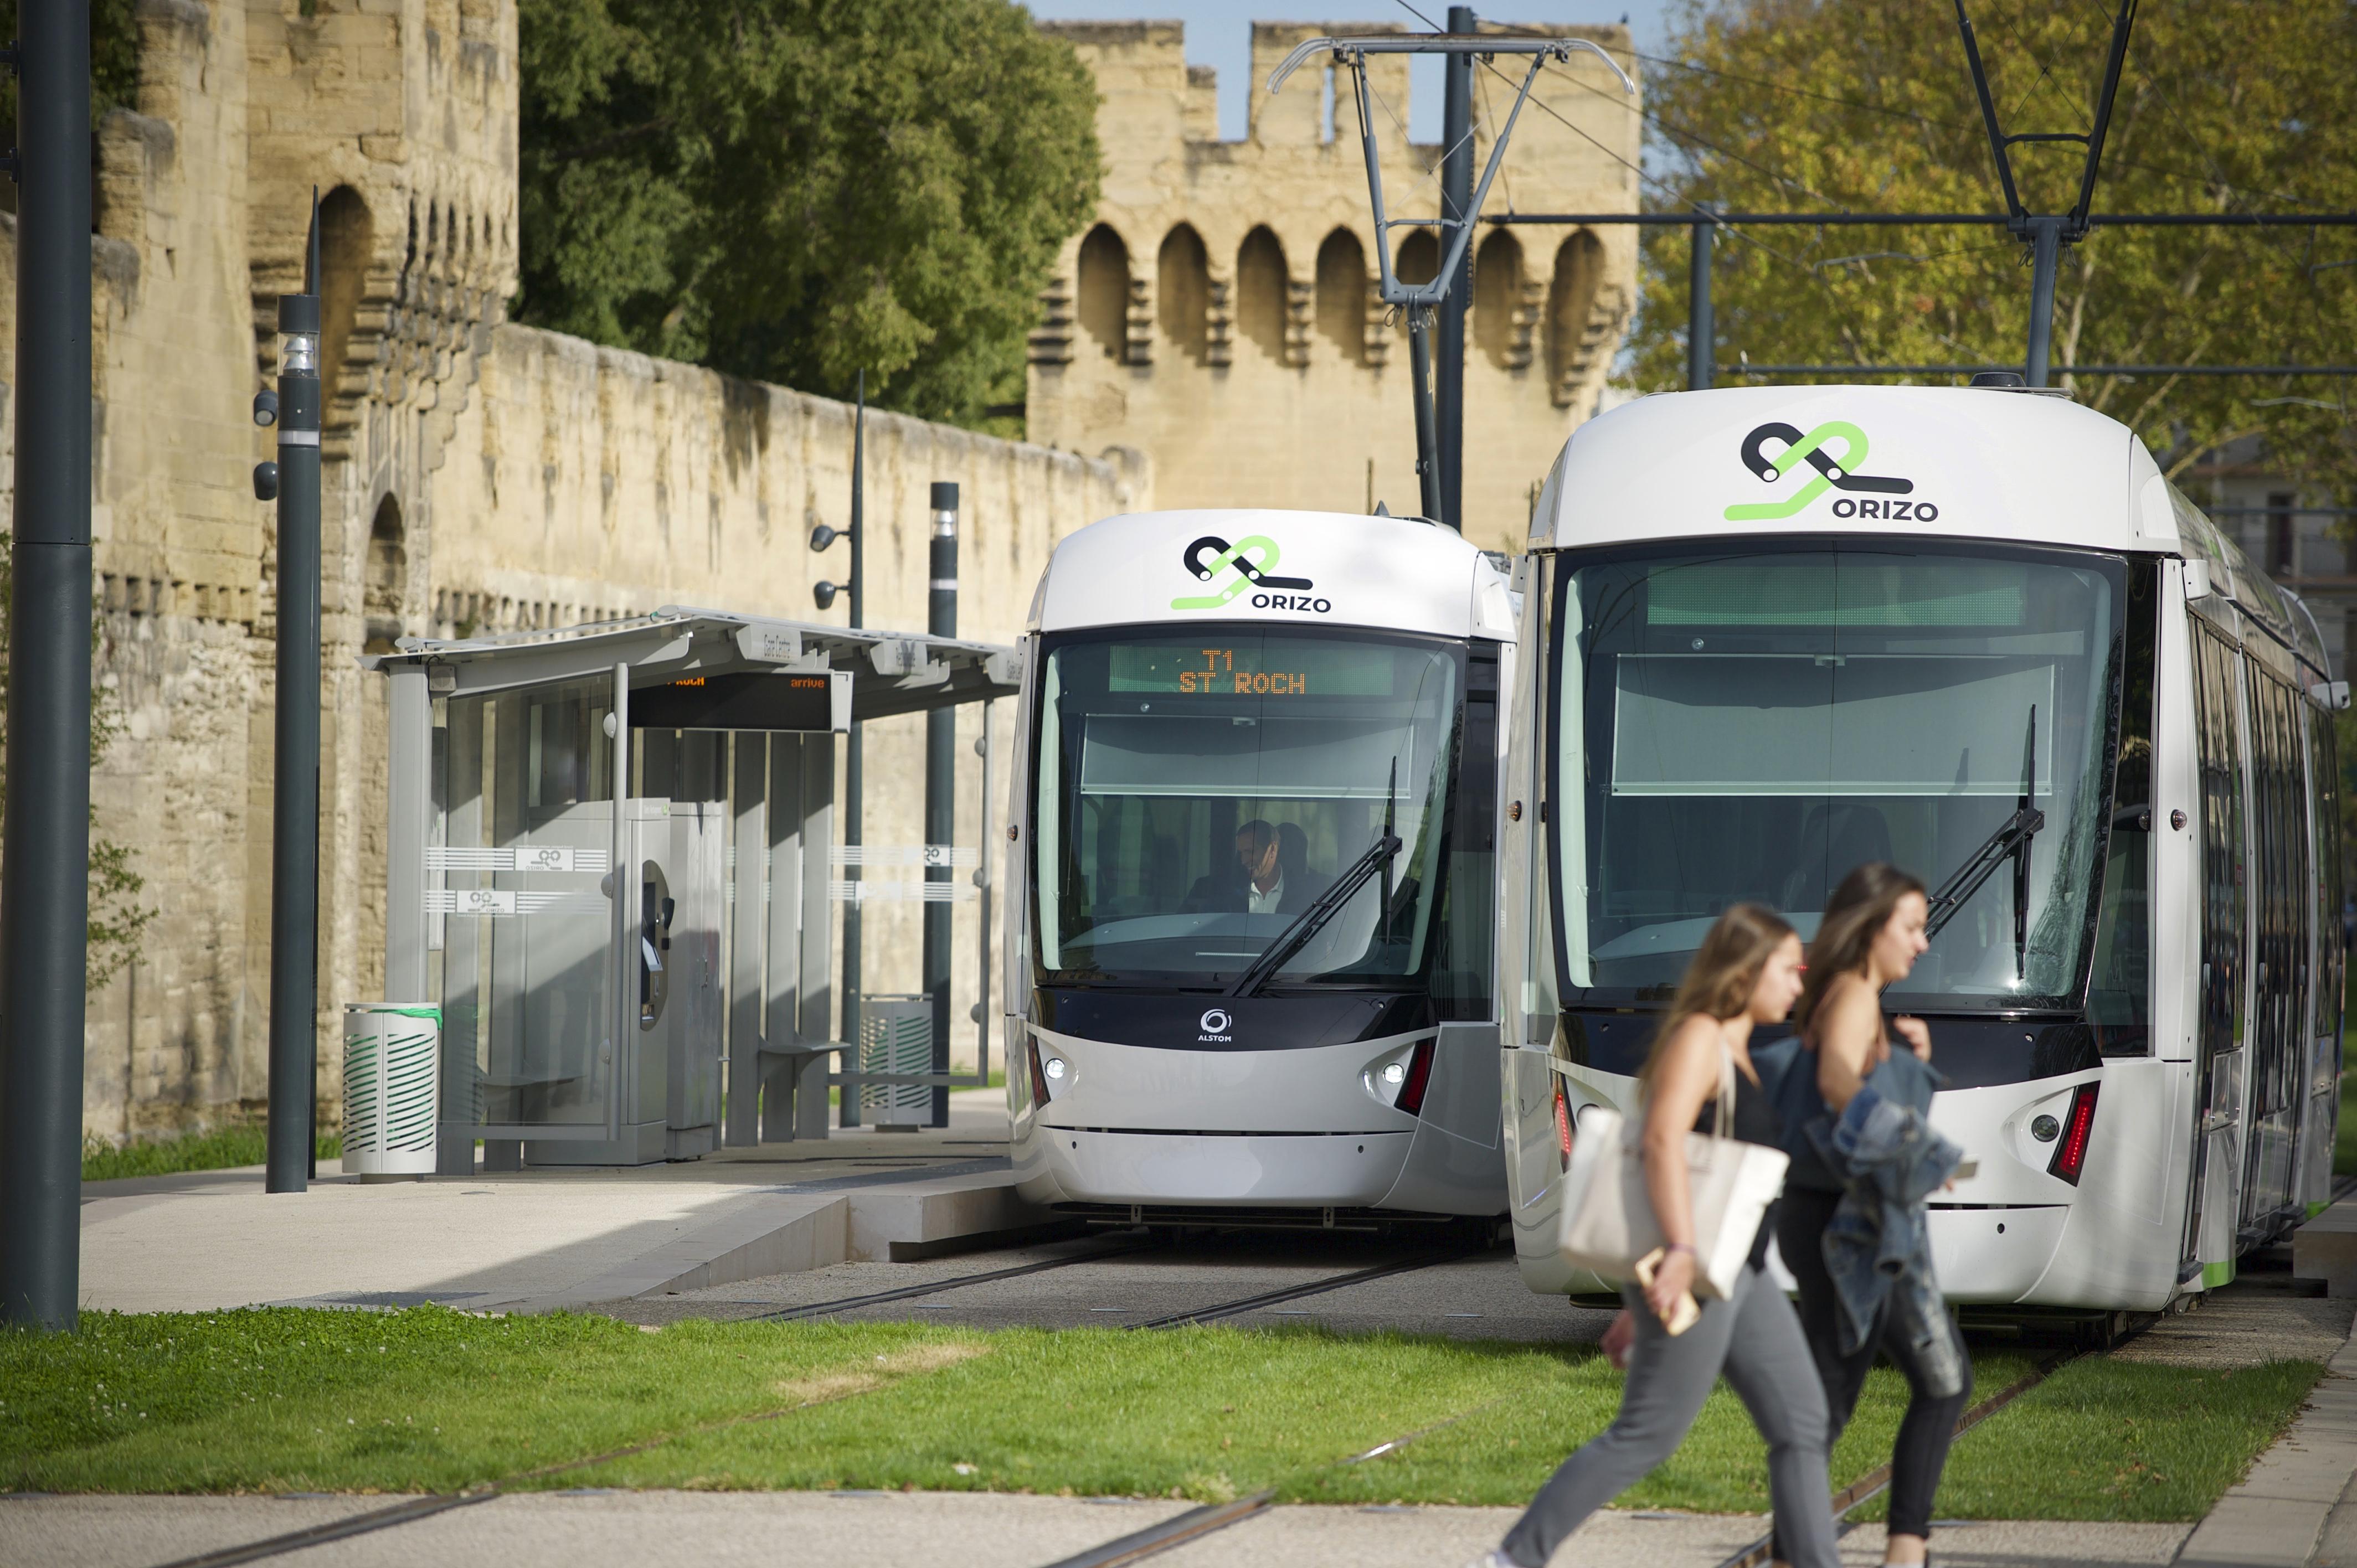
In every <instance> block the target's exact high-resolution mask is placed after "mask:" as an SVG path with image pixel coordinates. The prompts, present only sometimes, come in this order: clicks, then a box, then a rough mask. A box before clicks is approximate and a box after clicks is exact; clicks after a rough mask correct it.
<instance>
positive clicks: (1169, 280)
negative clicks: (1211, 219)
mask: <svg viewBox="0 0 2357 1568" xmlns="http://www.w3.org/2000/svg"><path fill="white" fill-rule="evenodd" d="M1154 304H1155V312H1156V315H1157V317H1158V318H1159V323H1160V326H1161V328H1162V337H1163V340H1164V341H1166V342H1168V344H1169V345H1170V346H1171V347H1172V348H1174V349H1178V350H1179V352H1180V353H1181V354H1184V355H1185V356H1187V358H1189V360H1193V361H1194V362H1195V363H1197V364H1199V365H1200V364H1203V363H1206V362H1207V361H1208V360H1209V359H1210V357H1211V253H1210V252H1207V251H1206V250H1204V249H1203V237H1202V236H1201V235H1200V234H1198V233H1196V232H1195V229H1194V226H1193V225H1192V224H1189V223H1181V224H1179V226H1178V227H1177V228H1175V229H1173V230H1171V231H1170V232H1169V233H1168V234H1165V235H1164V236H1163V237H1162V251H1161V253H1160V254H1159V255H1158V256H1157V257H1156V258H1155V263H1154Z"/></svg>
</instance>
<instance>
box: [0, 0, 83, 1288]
mask: <svg viewBox="0 0 2357 1568" xmlns="http://www.w3.org/2000/svg"><path fill="white" fill-rule="evenodd" d="M17 39H18V41H17V48H18V51H19V52H18V60H19V66H18V82H17V88H16V156H17V158H18V160H19V162H18V166H17V174H16V180H17V191H16V224H17V229H16V242H17V248H16V399H15V403H16V522H15V532H16V540H15V560H14V576H13V578H12V581H11V585H10V588H9V605H8V612H9V618H10V641H11V649H10V657H9V660H8V674H7V680H8V811H7V824H6V829H5V832H6V858H5V863H0V910H5V916H0V997H5V1017H0V1323H6V1324H11V1325H16V1326H26V1327H32V1328H44V1329H54V1330H70V1329H71V1328H73V1327H74V1326H75V1323H76V1316H75V1307H76V1301H77V1297H78V1296H79V1294H80V1291H81V1071H82V1044H81V1031H82V1012H83V994H84V993H83V990H82V977H83V972H84V969H83V966H84V964H85V962H86V961H87V958H88V936H89V929H90V927H89V919H90V571H91V555H90V353H91V343H90V8H89V5H88V4H87V0H27V3H26V5H24V6H23V7H22V9H21V10H20V12H19V14H18V19H17Z"/></svg>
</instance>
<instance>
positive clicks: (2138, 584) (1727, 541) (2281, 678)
mask: <svg viewBox="0 0 2357 1568" xmlns="http://www.w3.org/2000/svg"><path fill="white" fill-rule="evenodd" d="M1530 542H1531V547H1532V551H1533V554H1532V555H1531V556H1530V557H1528V558H1527V560H1526V561H1525V563H1524V564H1523V568H1522V572H1523V582H1522V583H1521V584H1520V586H1522V587H1523V588H1524V589H1525V590H1526V593H1525V597H1524V602H1523V623H1522V628H1521V646H1522V648H1523V668H1524V671H1525V678H1524V680H1523V685H1522V690H1521V692H1520V693H1519V694H1518V696H1517V698H1516V701H1515V703H1514V704H1513V707H1512V718H1511V730H1512V742H1511V746H1510V756H1509V759H1508V765H1507V782H1506V788H1505V792H1506V795H1507V798H1508V800H1509V802H1510V803H1509V805H1508V807H1507V811H1506V816H1507V817H1508V819H1509V822H1508V823H1507V825H1506V827H1505V829H1504V837H1503V840H1502V842H1501V857H1502V862H1503V872H1504V876H1505V882H1506V886H1505V890H1504V894H1503V909H1502V917H1503V935H1502V936H1501V954H1500V957H1501V982H1502V984H1503V987H1504V990H1505V997H1504V1001H1505V1025H1506V1027H1507V1030H1508V1034H1507V1049H1506V1050H1505V1052H1504V1054H1505V1057H1506V1063H1507V1065H1506V1069H1505V1073H1504V1079H1505V1088H1504V1094H1505V1109H1506V1116H1505V1120H1506V1136H1507V1145H1508V1151H1509V1162H1508V1163H1509V1170H1510V1172H1511V1181H1512V1188H1513V1197H1514V1208H1513V1215H1514V1232H1515V1241H1516V1247H1517V1251H1518V1253H1519V1255H1520V1258H1521V1262H1522V1266H1523V1274H1524V1278H1525V1279H1526V1281H1527V1282H1528V1283H1530V1284H1531V1285H1532V1286H1533V1288H1534V1289H1538V1290H1542V1291H1575V1292H1576V1291H1584V1290H1593V1289H1597V1288H1599V1283H1598V1282H1595V1281H1592V1280H1589V1279H1587V1278H1585V1277H1578V1278H1576V1277H1574V1276H1573V1275H1572V1273H1571V1272H1570V1271H1569V1270H1568V1268H1567V1267H1566V1265H1565V1264H1563V1263H1562V1262H1560V1260H1559V1259H1558V1258H1557V1256H1556V1254H1555V1247H1554V1240H1555V1224H1556V1211H1557V1208H1558V1207H1559V1202H1560V1191H1559V1182H1560V1178H1561V1175H1562V1172H1563V1170H1564V1169H1565V1166H1566V1162H1567V1157H1568V1156H1567V1151H1568V1149H1569V1146H1570V1143H1571V1140H1572V1139H1573V1138H1574V1137H1575V1136H1576V1135H1577V1133H1576V1130H1577V1125H1578V1119H1579V1114H1580V1112H1581V1110H1582V1109H1583V1108H1584V1107H1586V1106H1588V1105H1592V1104H1611V1105H1616V1106H1620V1107H1622V1108H1624V1109H1627V1108H1630V1107H1631V1106H1632V1105H1633V1103H1634V1087H1635V1086H1634V1079H1633V1077H1632V1075H1633V1074H1634V1073H1635V1071H1636V1069H1637V1068H1638V1066H1639V1064H1640V1062H1641V1059H1642V1057H1643V1053H1644V1051H1645V1049H1646V1047H1647V1045H1648V1043H1649V1041H1650V1038H1651V1035H1652V1027H1653V1024H1654V1009H1655V1008H1657V1007H1658V1005H1659V1004H1660V1002H1661V1001H1662V1000H1663V999H1664V998H1665V997H1666V996H1667V995H1668V994H1669V992H1670V989H1671V987H1672V986H1673V985H1674V983H1675V982H1676V979H1677V977H1678V975H1679V973H1680V972H1681V971H1682V969H1683V968H1684V964H1685V963H1686V961H1687V960H1688V959H1689V958H1690V957H1691V955H1692V951H1693V949H1694V947H1695V943H1696V941H1697V940H1699V938H1700V936H1701V934H1702V932H1703V931H1704V930H1705V929H1706V928H1707V927H1708V926H1709V924H1710V922H1711V920H1712V918H1713V917H1715V916H1716V915H1717V912H1718V911H1719V910H1720V909H1722V908H1725V907H1726V906H1727V904H1729V903H1731V902H1733V901H1736V900H1738V899H1756V900H1759V901H1761V902H1764V903H1767V904H1770V905H1773V906H1775V907H1777V908H1780V909H1781V910H1783V911H1784V912H1785V913H1786V914H1787V915H1788V916H1789V917H1790V918H1792V920H1793V922H1794V924H1795V925H1796V926H1797V927H1798V928H1799V929H1800V930H1801V931H1802V933H1803V936H1806V935H1808V934H1810V933H1811V932H1813V929H1814V927H1815V920H1816V915H1817V912H1819V911H1821V910H1822V909H1823V908H1824V901H1825V897H1826V895H1827V894H1828V892H1829V891H1830V889H1831V888H1832V887H1833V886H1834V885H1835V883H1837V882H1838V881H1839V880H1840V879H1841V877H1842V876H1843V875H1845V874H1846V872H1847V871H1848V870H1849V869H1850V868H1851V867H1852V866H1853V865H1857V864H1858V863H1860V862H1864V861H1869V860H1889V861H1893V862H1895V863H1897V864H1898V865H1901V866H1904V867H1906V868H1907V869H1909V870H1910V871H1913V872H1915V873H1916V874H1917V875H1921V877H1922V878H1923V880H1924V881H1925V883H1926V884H1927V885H1929V886H1932V887H1933V888H1934V889H1935V890H1936V889H1939V888H1940V887H1942V886H1943V885H1944V886H1948V887H1949V888H1951V889H1952V890H1956V891H1959V892H1961V893H1962V894H1963V895H1964V897H1961V898H1960V899H1958V900H1955V901H1953V908H1939V907H1938V903H1937V894H1936V891H1935V910H1934V914H1935V919H1940V920H1943V927H1942V929H1940V930H1939V931H1938V934H1937V935H1936V936H1935V937H1934V939H1933V940H1932V945H1931V949H1930V950H1929V951H1928V952H1927V953H1925V955H1924V956H1923V958H1922V960H1921V961H1920V962H1919V963H1918V964H1917V966H1916V968H1915V970H1914V972H1913V973H1912V974H1911V975H1910V977H1909V978H1908V979H1907V980H1905V981H1903V982H1901V983H1900V985H1899V986H1897V987H1895V988H1894V989H1893V990H1892V992H1891V993H1889V997H1888V999H1887V1004H1888V1005H1889V1008H1890V1009H1892V1010H1893V1011H1898V1012H1906V1013H1911V1014H1917V1015H1921V1016H1922V1017H1923V1018H1925V1019H1926V1020H1927V1021H1928V1022H1929V1024H1930V1026H1931V1030H1932V1042H1933V1058H1932V1060H1933V1065H1934V1066H1935V1067H1937V1068H1938V1069H1940V1070H1941V1071H1942V1072H1943V1074H1945V1075H1946V1078H1947V1080H1948V1085H1949V1087H1947V1088H1946V1089H1945V1090H1943V1092H1941V1093H1940V1094H1939V1095H1938V1096H1937V1098H1936V1100H1935V1101H1934V1104H1933V1109H1932V1121H1933V1122H1934V1124H1935V1125H1937V1126H1938V1127H1939V1128H1940V1129H1941V1131H1943V1133H1946V1134H1947V1135H1948V1136H1949V1137H1950V1138H1952V1139H1953V1140H1954V1141H1955V1142H1957V1143H1958V1144H1961V1145H1963V1147H1964V1150H1965V1151H1966V1153H1967V1155H1969V1156H1971V1157H1972V1158H1974V1159H1975V1160H1977V1162H1978V1170H1977V1172H1976V1174H1975V1175H1974V1176H1971V1177H1970V1178H1969V1179H1966V1180H1964V1181H1961V1182H1959V1183H1957V1184H1956V1186H1955V1188H1954V1189H1953V1191H1950V1192H1944V1193H1942V1194H1939V1195H1937V1197H1935V1200H1934V1202H1933V1203H1932V1218H1931V1233H1932V1247H1933V1251H1934V1261H1935V1264H1936V1267H1937V1269H1938V1272H1939V1276H1940V1280H1941V1283H1942V1284H1943V1286H1944V1288H1945V1289H1946V1291H1947V1293H1948V1294H1949V1297H1950V1299H1951V1300H1953V1301H1957V1302H1961V1303H1985V1304H2003V1305H2023V1306H2055V1307H2069V1308H2096V1309H2103V1310H2152V1309H2157V1308H2158V1307H2160V1306H2162V1305H2166V1304H2168V1303H2169V1302H2170V1301H2171V1300H2172V1299H2173V1298H2175V1297H2177V1296H2179V1294H2185V1293H2188V1292H2194V1291H2200V1290H2202V1289H2205V1288H2207V1287H2209V1286H2212V1285H2215V1284H2218V1283H2222V1282H2223V1281H2225V1280H2227V1279H2230V1278H2232V1277H2233V1272H2234V1268H2235V1263H2236V1260H2237V1259H2238V1258H2239V1257H2240V1256H2241V1255H2242V1254H2243V1253H2244V1252H2245V1251H2248V1250H2249V1249H2250V1248H2252V1247H2254V1246H2255V1245H2258V1244H2260V1243H2262V1242H2265V1241H2266V1240H2270V1239H2272V1238H2275V1237H2276V1236H2279V1235H2280V1234H2281V1233H2282V1232H2283V1231H2284V1230H2286V1229H2287V1228H2288V1227H2289V1226H2291V1225H2292V1224H2294V1223H2296V1222H2297V1221H2298V1220H2299V1219H2302V1218H2304V1217H2305V1216H2306V1215H2308V1214H2309V1213H2311V1212H2313V1211H2314V1210H2315V1209H2316V1208H2318V1207H2319V1206H2320V1205H2321V1204H2322V1203H2323V1201H2324V1200H2325V1197H2326V1194H2327V1190H2328V1186H2329V1183H2330V1174H2331V1159H2332V1147H2333V1139H2334V1129H2335V1122H2336V1115H2337V1112H2338V1108H2339V1099H2338V1093H2337V1084H2338V1079H2339V1073H2340V1069H2341V1060H2340V1040H2341V973H2342V962H2343V954H2342V941H2341V921H2340V912H2341V853H2340V843H2339V828H2338V824H2339V803H2338V799H2337V797H2338V794H2339V789H2340V783H2339V779H2340V774H2339V769H2338V766H2337V763H2336V760H2335V757H2334V752H2333V728H2332V722H2331V710H2333V709H2334V708H2336V707H2340V706H2345V705H2346V703H2347V700H2348V697H2347V688H2346V687H2345V685H2337V684H2335V683H2333V682H2332V681H2331V677H2330V671H2329V667H2328V664H2327V660H2326V657H2325V653H2324V649H2323V646H2322V640H2321V639H2320V638H2319V635H2318V632H2317V628H2316V625H2315V623H2314V620H2313V619H2312V618H2311V617H2310V616H2309V614H2308V612H2307V610H2306V608H2305V607H2303V606H2302V605H2301V604H2300V603H2299V602H2298V600H2297V599H2295V598H2294V597H2292V596H2290V595H2289V594H2287V593H2286V592H2284V591H2283V590H2281V589H2279V588H2278V587H2276V585H2274V584H2273V583H2271V582H2269V581H2268V579H2267V578H2266V576H2264V575H2261V574H2260V573H2258V572H2257V571H2255V570H2254V569H2253V568H2252V566H2251V564H2250V563H2249V562H2248V561H2247V560H2245V559H2244V556H2243V554H2242V553H2241V551H2239V550H2238V549H2237V548H2235V546H2234V545H2233V542H2231V541H2228V540H2226V539H2224V538H2222V536H2221V534H2220V533H2219V532H2218V531H2217V530H2216V529H2215V528H2214V527H2213V526H2212V524H2211V523H2210V521H2208V520H2207V519H2206V518H2204V517H2203V515H2202V514H2201V512H2200V511H2199V510H2197V509H2196V508H2194V507H2193V506H2192V505H2191V504H2190V502H2189V501H2188V500H2187V499H2185V498H2184V496H2183V495H2181V494H2180V493H2179V492H2178V491H2177V489H2175V488H2174V487H2173V486H2172V485H2170V484H2169V481H2168V479H2167V478H2165V477H2164V476H2163V475H2162V473H2161V471H2160V469H2159V467H2158V466H2157V465H2156V463H2155V462H2154V460H2153V457H2152V456H2151V454H2150V453H2149V452H2148V451H2147V449H2146V448H2145V446H2143V444H2142V443H2141V442H2140V441H2138V440H2137V438H2136V436H2135V435H2134V434H2132V433H2131V432H2130V431H2129V430H2128V429H2127V428H2126V426H2124V425H2122V424H2118V423H2116V422H2115V421H2113V420H2111V419H2108V418H2106V417H2104V415H2102V414H2099V413H2093V412H2092V411H2090V410H2088V409H2085V408H2082V407H2079V406H2077V405H2075V404H2073V403H2071V402H2070V401H2068V400H2067V399H2066V398H2064V397H2061V396H2060V395H2055V394H2041V393H2033V392H2025V391H2023V390H2021V389H2018V388H2011V389H1998V388H1971V389H1964V388H1956V389H1944V388H1923V387H1863V386H1814V387H1785V388H1738V389H1727V390H1724V391H1712V392H1690V393H1678V394H1671V395H1665V396H1658V397H1652V398H1647V399H1643V400H1641V401H1639V402H1636V403H1630V404H1628V405H1625V406H1623V407H1621V408H1619V409H1616V410H1614V411H1612V412H1611V413H1606V414H1604V415H1602V416H1601V417H1599V418H1598V419H1596V420H1594V421H1592V422H1590V423H1588V424H1585V425H1583V426H1582V427H1581V428H1580V429H1579V431H1578V432H1577V435H1574V437H1573V438H1572V440H1571V441H1570V443H1569V444H1568V446H1566V448H1565V451H1564V453H1563V456H1562V457H1561V458H1560V460H1559V461H1558V462H1557V464H1556V466H1555V469H1554V472H1553V473H1552V475H1551V476H1550V477H1549V478H1548V480H1547V483H1546V487H1545V489H1544V493H1543V494H1542V496H1541V498H1540V500H1539V504H1538V508H1537V511H1536V513H1535V515H1534V521H1533V524H1532V535H1531V541H1530Z"/></svg>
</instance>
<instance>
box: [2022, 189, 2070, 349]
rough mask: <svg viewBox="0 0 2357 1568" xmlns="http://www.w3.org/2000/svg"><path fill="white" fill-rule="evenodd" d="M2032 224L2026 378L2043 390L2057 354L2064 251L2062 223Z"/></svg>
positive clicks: (2044, 221) (2037, 220) (2038, 220)
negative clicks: (2057, 278)
mask: <svg viewBox="0 0 2357 1568" xmlns="http://www.w3.org/2000/svg"><path fill="white" fill-rule="evenodd" d="M2029 224H2030V250H2029V256H2030V272H2029V366H2028V369H2027V371H2026V373H2025V374H2024V376H2023V378H2022V379H2023V380H2024V381H2028V382H2029V384H2030V385H2031V386H2034V387H2042V386H2044V385H2045V384H2046V375H2047V370H2048V367H2049V365H2050V361H2051V360H2052V357H2053V352H2054V269H2055V265H2056V263H2057V261H2058V260H2059V258H2060V256H2061V249H2062V220H2061V219H2060V218H2032V219H2031V220H2029Z"/></svg>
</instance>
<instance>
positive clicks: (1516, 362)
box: [1470, 229, 1531, 371]
mask: <svg viewBox="0 0 2357 1568" xmlns="http://www.w3.org/2000/svg"><path fill="white" fill-rule="evenodd" d="M1470 303H1471V305H1472V306H1473V343H1474V346H1475V347H1476V348H1478V349H1480V351H1481V354H1482V355H1483V357H1484V358H1486V359H1487V360H1489V361H1490V362H1491V364H1493V365H1495V366H1497V367H1498V368H1499V369H1500V370H1501V371H1518V370H1521V369H1522V368H1523V366H1525V365H1527V364H1529V363H1530V362H1531V335H1530V328H1529V326H1528V322H1527V318H1526V317H1523V313H1522V305H1523V245H1522V242H1521V241H1519V240H1517V239H1515V238H1514V237H1513V236H1512V234H1509V233H1507V232H1506V231H1504V230H1503V229H1495V230H1492V231H1491V232H1490V235H1489V237H1488V238H1487V239H1485V240H1483V241H1482V242H1481V248H1480V250H1479V251H1477V252H1474V254H1473V298H1472V300H1471V302H1470Z"/></svg>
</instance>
